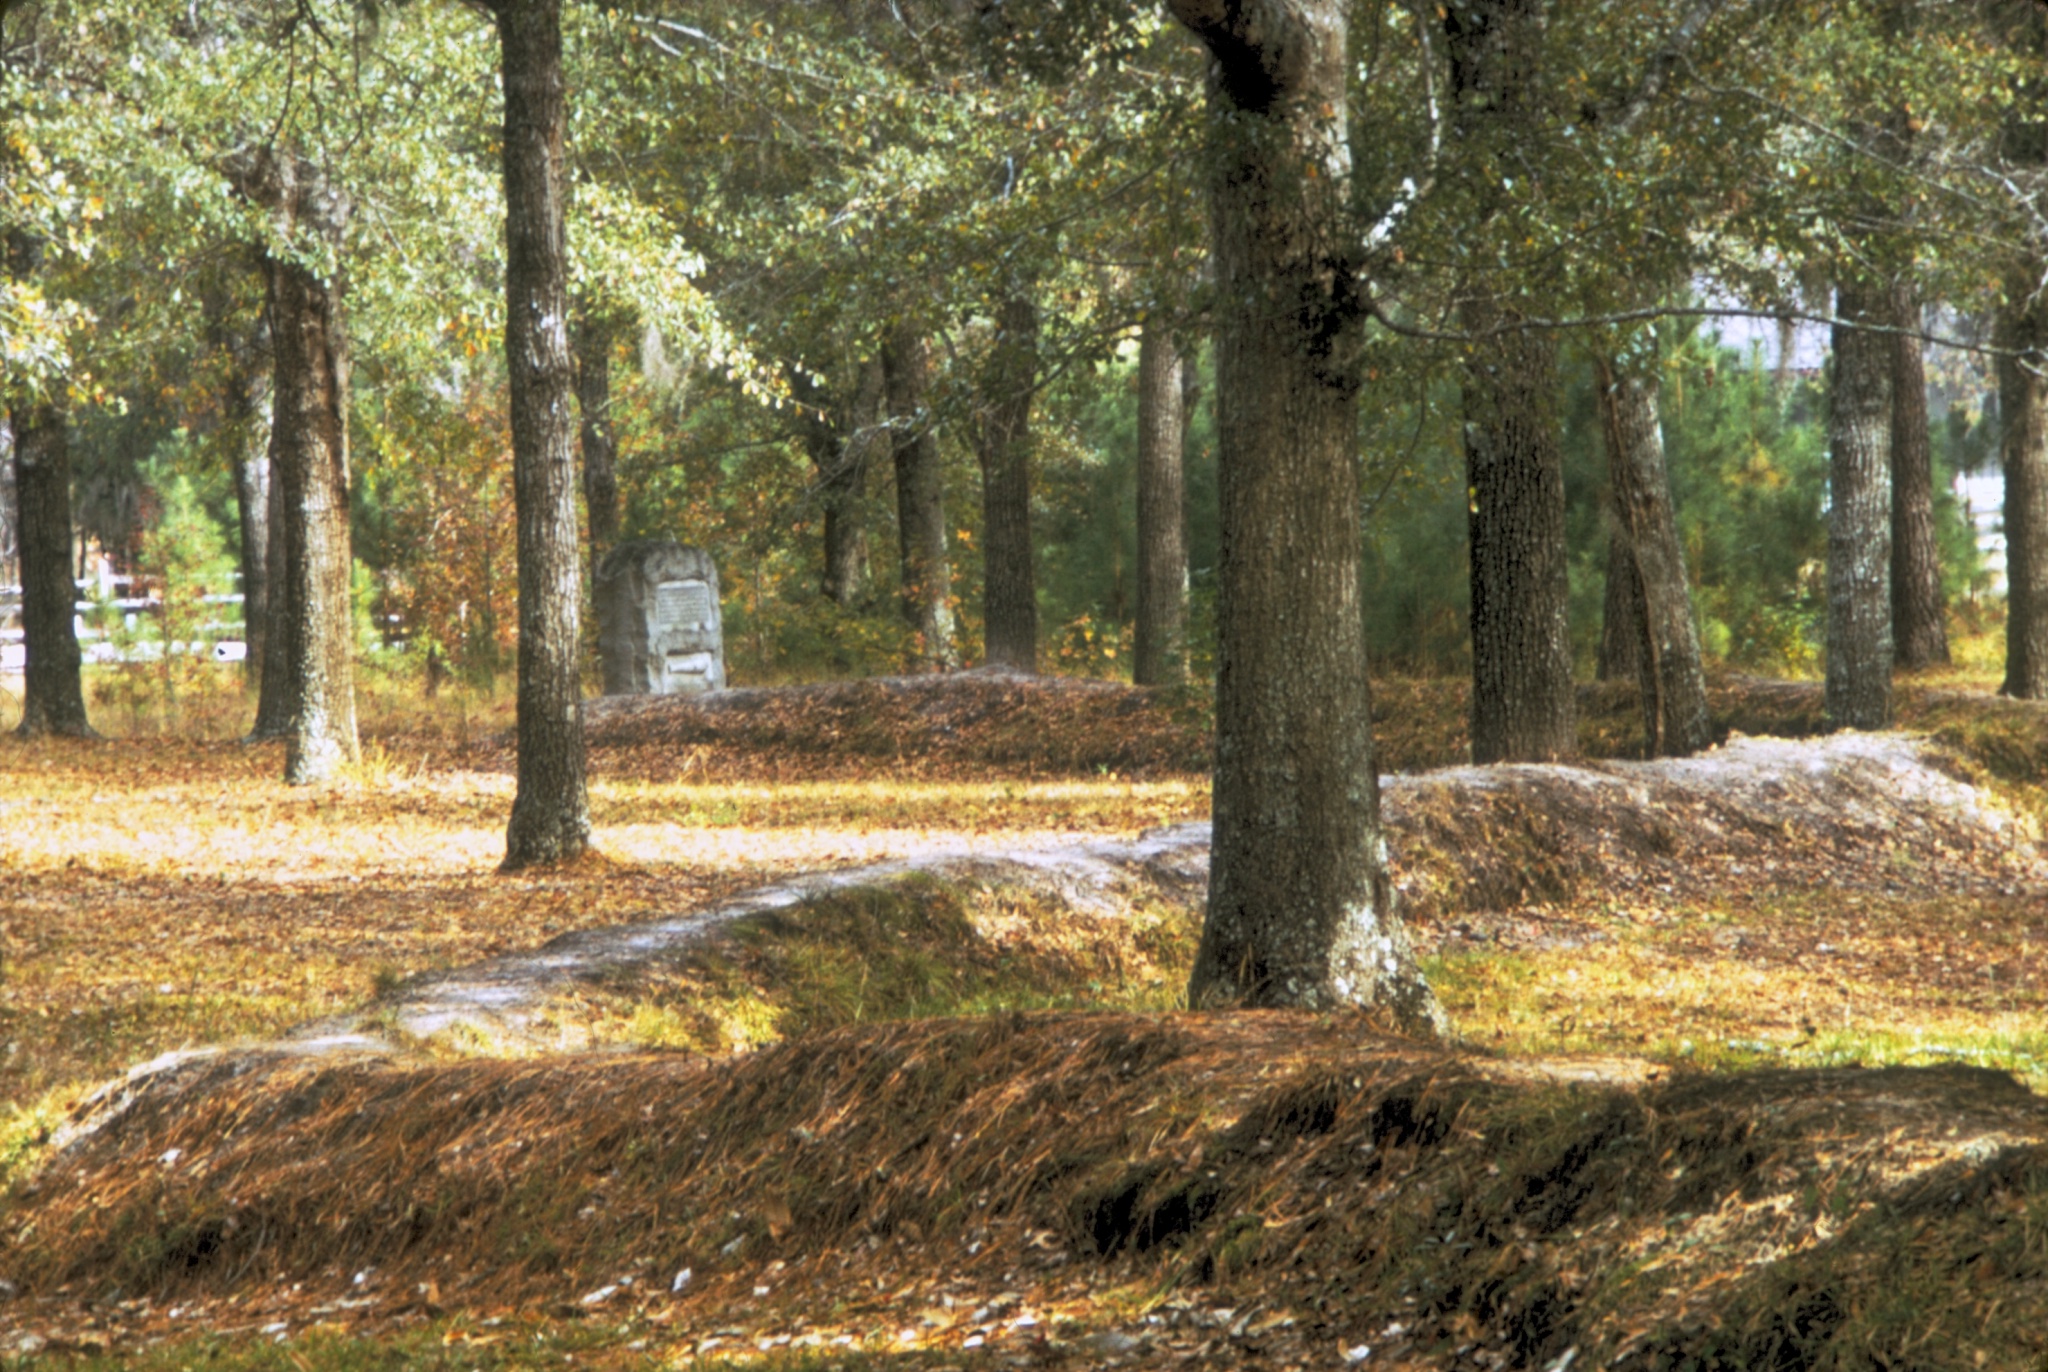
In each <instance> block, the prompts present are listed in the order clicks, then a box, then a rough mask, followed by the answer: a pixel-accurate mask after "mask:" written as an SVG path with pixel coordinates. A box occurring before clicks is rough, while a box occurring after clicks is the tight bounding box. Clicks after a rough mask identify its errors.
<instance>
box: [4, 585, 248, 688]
mask: <svg viewBox="0 0 2048 1372" xmlns="http://www.w3.org/2000/svg"><path fill="white" fill-rule="evenodd" d="M239 579H240V578H239V577H238V578H237V580H239ZM136 581H137V578H135V577H129V576H109V577H102V578H95V579H93V580H90V581H81V582H79V583H78V590H79V591H80V592H82V593H83V594H85V595H88V596H90V595H93V594H95V593H96V594H98V595H99V596H100V597H101V598H100V599H97V600H91V599H81V600H79V601H78V602H77V603H76V604H75V605H74V606H73V612H74V614H73V619H72V627H73V628H74V629H75V630H76V631H77V633H78V646H79V650H80V652H81V653H82V654H83V655H84V657H85V660H86V661H87V662H99V663H117V662H158V661H161V660H162V659H163V655H164V653H165V652H166V651H169V652H170V653H172V654H174V655H177V656H180V657H183V656H191V657H203V658H210V659H211V660H213V661H215V662H240V661H242V660H243V659H244V658H246V657H247V656H248V655H249V646H248V643H247V642H246V640H245V636H244V635H245V631H244V629H243V623H242V615H241V605H242V597H241V595H240V594H239V593H235V594H230V595H209V596H201V597H200V603H201V604H203V605H208V606H233V607H234V611H233V613H234V615H235V617H234V618H233V619H232V620H230V619H209V620H208V621H207V622H205V623H204V624H201V625H199V626H198V630H199V635H200V636H199V638H198V639H197V640H195V641H191V642H186V641H183V640H179V641H174V642H171V643H168V644H167V643H165V642H164V639H163V635H162V634H161V633H158V632H156V631H155V628H154V626H153V625H151V624H150V623H149V621H150V620H151V619H152V618H155V617H157V616H160V615H162V614H163V609H164V603H163V600H162V599H161V598H160V597H158V596H154V595H147V594H144V595H133V594H127V593H128V592H132V591H133V590H135V589H136ZM116 592H120V593H121V594H116ZM215 613H220V611H218V610H216V611H215ZM112 614H118V615H120V617H121V627H120V628H119V629H118V630H112V629H102V628H99V627H96V626H95V624H94V622H93V621H94V620H96V619H104V618H105V617H106V616H108V615H112ZM23 637H24V634H23V630H22V624H21V587H19V586H0V673H5V674H8V675H19V674H20V673H21V671H22V670H23V668H24V666H25V665H26V661H27V648H26V646H25V644H24V643H23Z"/></svg>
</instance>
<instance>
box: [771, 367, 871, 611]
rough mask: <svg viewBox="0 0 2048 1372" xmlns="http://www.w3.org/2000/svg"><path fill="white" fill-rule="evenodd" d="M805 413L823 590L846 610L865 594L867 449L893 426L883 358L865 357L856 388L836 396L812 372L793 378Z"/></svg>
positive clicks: (803, 417) (819, 580)
mask: <svg viewBox="0 0 2048 1372" xmlns="http://www.w3.org/2000/svg"><path fill="white" fill-rule="evenodd" d="M791 386H792V388H793V389H794V390H795V391H796V392H797V399H798V401H799V402H800V403H801V404H802V405H803V406H805V407H806V408H805V409H804V411H803V414H802V421H803V435H804V447H805V449H806V450H807V451H808V452H809V454H810V458H811V467H812V470H813V471H814V472H815V473H816V474H817V492H818V504H819V505H820V507H821V508H822V509H823V511H824V515H825V521H824V522H825V539H824V543H825V546H824V562H825V565H824V570H823V572H822V573H821V574H820V576H819V578H818V589H819V592H820V593H821V594H822V595H823V596H824V597H825V598H826V599H827V600H829V601H831V602H832V603H833V604H835V605H837V606H839V607H840V608H841V609H843V610H850V609H852V608H854V607H855V606H857V605H858V604H860V602H861V601H862V600H863V599H865V598H866V596H867V589H868V538H867V529H866V527H865V526H864V525H863V523H862V521H861V502H862V501H863V500H864V499H865V498H866V494H867V469H868V455H869V453H870V452H871V451H873V449H874V446H875V443H876V441H877V440H878V439H880V438H882V437H884V436H885V435H886V434H887V432H888V429H887V427H886V426H885V425H883V424H882V422H881V409H882V364H881V362H880V361H879V360H869V361H866V362H862V363H861V364H860V365H859V368H858V370H857V372H856V375H855V382H854V388H853V393H852V395H851V396H849V397H845V398H842V399H841V400H839V401H838V402H836V403H835V402H833V400H832V398H831V397H830V396H829V395H827V394H826V392H825V391H824V389H823V388H821V387H819V386H818V385H817V383H816V382H815V381H813V380H812V379H811V378H810V376H809V375H808V374H807V373H803V372H798V373H797V374H796V375H795V376H794V377H793V378H792V380H791Z"/></svg>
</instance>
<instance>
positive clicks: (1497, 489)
mask: <svg viewBox="0 0 2048 1372" xmlns="http://www.w3.org/2000/svg"><path fill="white" fill-rule="evenodd" d="M1464 319H1465V325H1466V327H1467V328H1468V329H1469V330H1471V331H1472V332H1474V333H1488V332H1489V331H1490V330H1492V329H1494V328H1497V327H1499V326H1500V325H1502V324H1505V323H1509V322H1511V320H1509V319H1508V318H1507V317H1506V316H1504V315H1503V314H1502V313H1501V312H1500V311H1498V310H1497V309H1495V308H1493V307H1492V306H1491V305H1489V304H1487V303H1484V302H1482V303H1479V304H1475V305H1473V306H1470V307H1468V308H1467V309H1466V310H1465V311H1464ZM1557 392H1558V378H1557V344H1556V342H1555V340H1554V339H1552V338H1551V337H1550V336H1548V335H1546V334H1541V333H1536V332H1533V331H1523V330H1519V329H1508V330H1506V331H1504V332H1500V333H1495V334H1491V336H1489V337H1486V338H1485V339H1483V341H1481V342H1479V343H1476V344H1474V345H1473V347H1472V351H1471V353H1470V355H1469V358H1468V361H1467V364H1466V376H1465V480H1466V485H1467V487H1468V489H1469V490H1470V492H1471V504H1470V505H1469V506H1468V511H1469V515H1468V519H1467V528H1468V529H1469V530H1470V534H1471V558H1472V569H1471V585H1472V760H1473V761H1474V762H1541V761H1549V760H1552V759H1555V758H1565V757H1572V756H1574V755H1575V754H1576V753H1577V752H1578V713H1577V711H1578V702H1577V697H1576V695H1575V694H1574V690H1573V686H1572V650H1571V625H1570V618H1569V608H1570V594H1571V592H1570V584H1569V581H1568V579H1567V572H1566V558H1565V534H1564V452H1563V448H1562V446H1561V444H1560V439H1559V434H1558V425H1557V410H1556V398H1557Z"/></svg>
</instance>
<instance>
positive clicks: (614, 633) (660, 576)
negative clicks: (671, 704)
mask: <svg viewBox="0 0 2048 1372" xmlns="http://www.w3.org/2000/svg"><path fill="white" fill-rule="evenodd" d="M594 591H595V594H594V596H593V597H592V598H593V599H594V600H595V601H596V603H597V626H598V632H597V648H598V655H599V657H600V658H601V659H602V661H603V664H604V690H605V694H606V695H695V694H698V693H699V692H703V691H718V690H723V689H724V688H725V630H724V626H723V624H721V623H720V616H719V613H718V566H717V564H716V563H714V562H713V561H712V560H711V555H710V554H709V553H707V552H705V551H704V550H703V549H702V548H685V547H683V546H682V545H681V544H679V543H677V542H676V541H675V540H674V539H672V538H640V539H633V540H631V541H629V542H625V543H621V544H619V545H618V546H617V547H615V548H613V549H612V550H611V551H610V552H609V553H606V554H605V557H604V561H603V562H601V563H600V564H598V569H597V577H596V584H595V587H594Z"/></svg>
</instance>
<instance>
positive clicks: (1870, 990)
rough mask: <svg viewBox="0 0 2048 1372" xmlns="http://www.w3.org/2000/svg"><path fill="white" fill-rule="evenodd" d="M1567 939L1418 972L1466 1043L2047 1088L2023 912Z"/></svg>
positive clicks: (1842, 901)
mask: <svg viewBox="0 0 2048 1372" xmlns="http://www.w3.org/2000/svg"><path fill="white" fill-rule="evenodd" d="M1572 927H1573V928H1574V929H1575V930H1576V931H1577V933H1576V936H1575V937H1571V938H1566V939H1562V940H1560V941H1559V942H1558V944H1556V945H1553V946H1550V947H1541V946H1524V947H1518V948H1514V949H1509V950H1502V949H1498V948H1491V947H1484V946H1482V947H1479V948H1473V947H1469V946H1453V947H1451V948H1448V949H1446V950H1445V951H1444V952H1442V953H1439V954H1438V955H1436V956H1434V957H1432V958H1429V959H1427V960H1426V961H1425V972H1426V973H1427V975H1428V976H1429V979H1430V982H1431V984H1432V985H1433V986H1434V987H1435V988H1436V991H1437V994H1438V996H1439V998H1440V999H1441V1000H1442V1001H1443V1003H1444V1006H1445V1008H1446V1010H1448V1011H1449V1012H1450V1014H1451V1017H1452V1020H1453V1022H1454V1023H1455V1025H1456V1026H1457V1031H1458V1033H1459V1034H1460V1035H1461V1036H1462V1037H1463V1038H1464V1039H1465V1040H1466V1041H1467V1042H1469V1043H1472V1044H1474V1045H1475V1046H1479V1047H1484V1048H1490V1049H1496V1050H1499V1051H1501V1052H1504V1053H1507V1054H1510V1055H1524V1054H1527V1055H1542V1054H1550V1053H1562V1052H1573V1053H1624V1054H1630V1055H1634V1056H1640V1057H1646V1058H1650V1059H1652V1060H1656V1061H1662V1062H1667V1063H1671V1064H1674V1065H1687V1066H1692V1067H1697V1068H1711V1069H1717V1070H1719V1069H1726V1070H1741V1069H1747V1068H1753V1067H1758V1066H1805V1067H1821V1066H1838V1065H1845V1064H1850V1063H1861V1064H1863V1065H1866V1066H1872V1067H1876V1066H1884V1065H1889V1064H1893V1063H1920V1064H1930V1063H1936V1062H1962V1063H1968V1064H1971V1065H1975V1066H1983V1067H1994V1068H1998V1069H2001V1070H2005V1071H2010V1072H2013V1073H2014V1074H2016V1075H2018V1076H2019V1077H2020V1078H2021V1079H2022V1080H2025V1081H2027V1082H2029V1083H2031V1084H2032V1085H2034V1086H2035V1087H2036V1088H2043V1087H2048V1031H2042V1030H2040V1029H2038V1028H2037V1027H2036V1026H2039V1025H2040V1024H2042V1023H2044V1022H2048V946H2044V943H2043V935H2044V934H2048V926H2044V925H2043V924H2042V923H2041V920H2040V911H2039V910H2038V908H2037V907H2036V906H2035V905H2034V903H2033V902H2032V901H2031V900H2030V899H2028V898H2027V897H2025V896H2016V897H2010V898H2001V897H1988V896H1980V897H1938V898H1927V897H1921V898H1913V899H1907V898H1884V897H1875V896H1869V895H1856V894H1842V893H1828V892H1781V893H1768V894H1763V895H1759V896H1757V897H1756V898H1754V899H1753V900H1751V901H1748V902H1743V903H1738V904H1720V905H1707V906H1692V907H1681V908H1679V909H1676V910H1674V911H1671V912H1667V913H1666V914H1664V915H1662V916H1660V917H1659V918H1658V920H1657V922H1654V923H1651V922H1647V921H1635V920H1629V919H1621V918H1615V919H1609V920H1605V921H1595V922H1590V923H1584V924H1579V925H1575V926H1572Z"/></svg>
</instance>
